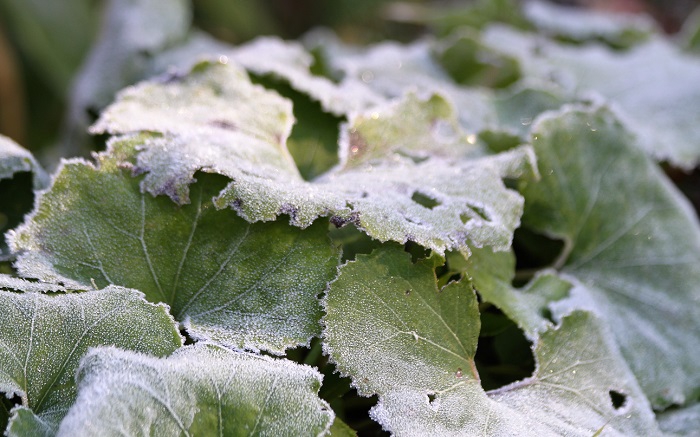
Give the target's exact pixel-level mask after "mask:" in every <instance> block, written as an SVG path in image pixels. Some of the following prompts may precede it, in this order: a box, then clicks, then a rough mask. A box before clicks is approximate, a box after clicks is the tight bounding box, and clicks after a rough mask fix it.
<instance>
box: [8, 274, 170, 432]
mask: <svg viewBox="0 0 700 437" xmlns="http://www.w3.org/2000/svg"><path fill="white" fill-rule="evenodd" d="M0 278H4V276H0ZM13 279H14V278H10V280H13ZM37 287H38V285H37ZM3 288H4V286H3ZM53 290H54V287H53V286H47V287H46V290H45V291H53ZM0 338H1V339H2V340H0V392H1V393H5V394H6V395H8V396H12V395H13V394H15V395H17V396H19V397H20V399H21V407H20V408H19V409H14V410H12V411H11V413H12V417H11V418H10V425H9V427H8V431H7V432H8V435H11V436H12V435H42V434H46V433H49V431H50V433H53V432H55V429H56V427H57V426H58V423H59V422H60V420H61V418H62V417H63V415H64V414H65V413H66V411H67V410H68V408H69V407H70V405H71V404H72V402H73V400H74V399H75V396H76V388H75V383H74V380H73V377H74V374H75V370H76V369H77V367H78V362H79V360H80V358H81V357H82V356H83V354H84V353H85V352H86V351H87V350H88V348H90V347H94V346H100V345H113V344H119V345H120V346H121V347H123V348H127V349H133V350H136V351H140V352H147V353H151V354H154V355H159V356H162V355H166V354H169V353H171V352H173V351H174V350H175V349H177V348H178V347H179V346H180V345H181V344H182V340H181V338H180V334H179V333H178V331H177V329H176V326H175V324H174V322H173V319H172V317H171V316H170V315H169V314H168V313H167V309H166V307H165V306H163V305H153V304H151V303H148V302H146V301H145V300H144V299H143V295H142V294H141V293H138V292H136V291H133V290H128V289H123V288H118V287H108V288H106V289H103V290H96V291H90V292H88V293H79V294H66V295H45V294H42V293H39V292H28V293H21V294H19V293H14V292H8V291H4V290H0Z"/></svg>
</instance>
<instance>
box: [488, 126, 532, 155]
mask: <svg viewBox="0 0 700 437" xmlns="http://www.w3.org/2000/svg"><path fill="white" fill-rule="evenodd" d="M479 140H481V141H482V142H484V143H485V144H486V147H488V148H489V149H490V150H492V151H494V152H496V153H498V152H505V151H506V150H510V149H514V148H515V147H517V146H519V145H521V144H522V143H523V140H522V138H520V137H519V136H518V135H514V134H512V133H510V132H505V131H497V130H484V131H481V132H479Z"/></svg>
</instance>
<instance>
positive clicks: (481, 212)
mask: <svg viewBox="0 0 700 437" xmlns="http://www.w3.org/2000/svg"><path fill="white" fill-rule="evenodd" d="M467 206H468V207H469V209H471V210H472V211H474V212H475V213H476V215H478V216H479V217H481V218H482V219H483V220H486V221H487V222H489V221H491V217H490V216H489V215H488V213H487V212H486V210H485V209H484V208H482V207H480V206H477V205H471V204H470V205H467Z"/></svg>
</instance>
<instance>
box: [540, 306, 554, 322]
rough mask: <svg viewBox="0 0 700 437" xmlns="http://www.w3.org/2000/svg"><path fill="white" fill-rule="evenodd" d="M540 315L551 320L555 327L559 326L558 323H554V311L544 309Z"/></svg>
mask: <svg viewBox="0 0 700 437" xmlns="http://www.w3.org/2000/svg"><path fill="white" fill-rule="evenodd" d="M540 315H541V316H542V317H544V318H545V319H547V320H549V321H550V322H551V323H552V324H553V325H556V324H557V322H555V321H554V315H553V314H552V311H551V310H550V309H549V308H546V307H545V308H542V310H540Z"/></svg>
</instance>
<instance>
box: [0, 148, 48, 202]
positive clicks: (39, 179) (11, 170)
mask: <svg viewBox="0 0 700 437" xmlns="http://www.w3.org/2000/svg"><path fill="white" fill-rule="evenodd" d="M21 172H31V173H32V175H33V184H32V185H33V187H34V188H35V189H41V188H44V187H46V185H48V176H47V175H46V173H44V170H43V169H42V168H41V166H40V165H39V163H38V162H37V161H36V159H34V156H32V154H31V153H30V152H29V151H28V150H25V149H23V148H22V147H20V146H19V145H17V143H15V142H14V141H12V140H11V139H10V138H8V137H6V136H3V135H0V179H9V178H11V177H12V176H13V175H14V174H15V173H21Z"/></svg>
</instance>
